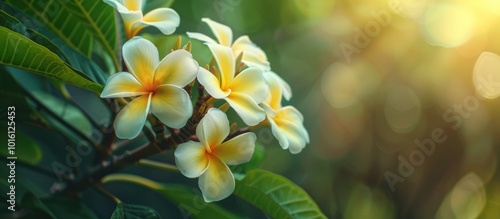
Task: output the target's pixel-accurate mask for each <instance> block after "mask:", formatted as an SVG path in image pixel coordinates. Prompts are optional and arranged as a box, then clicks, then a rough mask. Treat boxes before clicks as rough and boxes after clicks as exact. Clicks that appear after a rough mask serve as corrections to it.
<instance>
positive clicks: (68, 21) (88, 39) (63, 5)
mask: <svg viewBox="0 0 500 219" xmlns="http://www.w3.org/2000/svg"><path fill="white" fill-rule="evenodd" d="M7 3H9V4H11V5H13V6H14V7H17V8H19V9H21V10H23V11H24V12H25V13H27V14H31V15H33V16H34V17H35V18H37V19H38V20H39V21H41V22H43V23H44V24H46V25H47V26H48V27H49V29H50V30H52V31H53V32H54V33H55V34H56V35H57V36H58V37H59V38H61V39H62V40H63V41H65V42H66V43H67V44H68V45H69V46H71V47H72V48H73V49H75V50H77V51H79V52H81V53H82V54H84V55H85V56H87V57H90V56H91V54H92V50H93V48H94V45H93V42H94V41H96V42H98V43H99V44H100V45H101V46H102V47H103V48H104V50H105V51H106V52H108V53H109V55H110V56H111V57H112V59H113V63H114V64H115V67H117V69H118V67H119V66H120V65H119V61H118V58H117V55H116V54H117V49H118V45H117V37H116V34H117V27H116V22H115V21H116V15H115V12H114V9H113V8H112V7H110V6H108V5H107V4H106V3H104V2H103V1H102V0H74V1H63V0H53V1H32V0H7Z"/></svg>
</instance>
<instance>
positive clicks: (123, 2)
mask: <svg viewBox="0 0 500 219" xmlns="http://www.w3.org/2000/svg"><path fill="white" fill-rule="evenodd" d="M142 1H143V0H104V2H105V3H107V4H108V5H111V6H112V7H113V8H115V9H116V10H118V13H120V15H121V17H122V20H123V23H124V26H125V33H126V35H127V38H128V39H130V38H132V37H133V36H135V35H137V33H139V31H140V30H141V29H142V28H144V27H146V26H154V27H156V28H158V30H160V31H161V32H162V33H163V34H165V35H168V34H172V33H173V32H174V31H175V29H176V28H177V27H178V26H179V23H180V18H179V15H178V14H177V12H175V11H174V10H173V9H170V8H158V9H154V10H152V11H150V12H149V13H147V14H146V15H144V16H143V12H142V8H143V2H142Z"/></svg>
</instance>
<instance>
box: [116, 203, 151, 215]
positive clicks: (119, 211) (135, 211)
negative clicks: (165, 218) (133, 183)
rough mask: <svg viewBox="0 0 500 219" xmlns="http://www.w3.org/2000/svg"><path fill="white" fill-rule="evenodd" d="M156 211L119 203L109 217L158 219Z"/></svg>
mask: <svg viewBox="0 0 500 219" xmlns="http://www.w3.org/2000/svg"><path fill="white" fill-rule="evenodd" d="M160 218H161V217H160V215H159V214H158V212H156V210H154V209H152V208H150V207H146V206H141V205H131V204H124V203H119V204H118V205H117V206H116V209H115V211H114V212H113V214H112V215H111V219H160Z"/></svg>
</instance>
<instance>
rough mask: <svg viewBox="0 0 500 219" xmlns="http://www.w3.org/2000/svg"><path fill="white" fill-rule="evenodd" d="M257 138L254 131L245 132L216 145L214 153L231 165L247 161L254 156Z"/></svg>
mask: <svg viewBox="0 0 500 219" xmlns="http://www.w3.org/2000/svg"><path fill="white" fill-rule="evenodd" d="M256 140H257V136H256V135H255V134H254V133H252V132H248V133H244V134H241V135H238V136H236V137H234V138H232V139H231V140H229V141H226V142H224V143H222V144H221V145H219V146H217V147H215V148H214V150H213V151H212V153H213V154H215V156H217V157H218V158H220V159H221V160H223V161H224V163H226V164H229V165H238V164H242V163H246V162H248V161H249V160H250V158H252V155H253V152H254V150H255V141H256Z"/></svg>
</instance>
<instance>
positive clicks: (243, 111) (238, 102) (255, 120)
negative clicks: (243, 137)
mask: <svg viewBox="0 0 500 219" xmlns="http://www.w3.org/2000/svg"><path fill="white" fill-rule="evenodd" d="M224 99H225V100H226V101H227V102H228V103H229V105H231V107H232V108H233V109H234V111H236V113H237V114H238V115H239V116H240V117H241V119H242V120H243V122H245V124H247V125H250V126H254V125H257V124H259V123H260V122H262V121H263V120H264V119H265V118H266V113H265V112H264V110H263V109H262V108H260V107H259V105H258V104H257V103H256V102H255V101H254V100H253V99H252V98H251V97H250V96H248V95H246V94H244V93H236V92H231V94H230V95H229V96H228V97H226V98H224Z"/></svg>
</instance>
